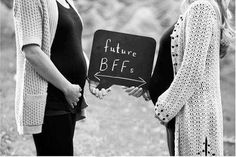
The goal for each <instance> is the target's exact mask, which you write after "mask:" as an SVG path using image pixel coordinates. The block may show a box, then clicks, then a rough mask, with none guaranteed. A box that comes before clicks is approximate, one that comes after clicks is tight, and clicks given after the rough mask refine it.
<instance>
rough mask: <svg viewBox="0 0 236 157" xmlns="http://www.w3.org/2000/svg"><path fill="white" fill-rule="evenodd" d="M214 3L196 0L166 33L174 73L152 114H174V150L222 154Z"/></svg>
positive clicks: (185, 153)
mask: <svg viewBox="0 0 236 157" xmlns="http://www.w3.org/2000/svg"><path fill="white" fill-rule="evenodd" d="M216 6H217V5H216V3H215V2H214V1H210V0H196V1H195V2H193V3H192V4H190V6H189V7H188V9H187V10H186V12H185V13H184V14H183V15H181V16H180V18H179V20H178V22H177V23H176V25H175V28H174V31H173V33H172V35H171V38H172V40H171V46H172V47H171V51H172V52H171V53H172V61H173V67H174V73H175V77H174V80H173V82H172V84H171V85H170V87H169V88H168V89H167V90H166V91H165V92H164V93H163V94H162V95H161V96H160V97H159V98H158V101H157V103H156V104H155V115H156V116H157V117H158V119H160V120H161V121H163V122H169V121H170V120H171V119H172V118H174V117H176V123H175V155H176V156H179V155H183V156H205V155H209V156H214V155H216V156H222V155H223V117H222V104H221V94H220V67H219V58H220V57H219V49H220V48H219V45H220V24H219V23H220V22H219V16H218V15H217V13H218V12H217V10H216ZM217 9H218V8H217Z"/></svg>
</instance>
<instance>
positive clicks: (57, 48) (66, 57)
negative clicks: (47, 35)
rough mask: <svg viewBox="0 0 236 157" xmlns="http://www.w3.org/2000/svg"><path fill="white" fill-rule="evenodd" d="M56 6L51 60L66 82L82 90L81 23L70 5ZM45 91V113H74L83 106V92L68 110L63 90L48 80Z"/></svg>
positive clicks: (84, 67) (83, 77) (83, 79)
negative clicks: (78, 86)
mask: <svg viewBox="0 0 236 157" xmlns="http://www.w3.org/2000/svg"><path fill="white" fill-rule="evenodd" d="M66 2H67V1H66ZM67 3H68V2H67ZM68 4H69V3H68ZM57 6H58V12H59V15H58V24H57V29H56V34H55V38H54V41H53V44H52V47H51V60H52V62H53V63H54V65H55V66H56V67H57V69H58V70H59V71H60V72H61V74H62V75H63V76H64V77H65V78H66V79H67V80H68V81H70V82H71V83H72V84H78V85H80V87H81V88H82V89H83V88H84V85H85V81H86V74H87V67H86V60H85V58H84V54H83V50H82V43H81V37H82V22H81V19H80V17H79V16H78V14H77V13H76V11H75V10H74V9H73V8H72V6H71V5H70V4H69V6H70V8H65V7H64V6H62V5H61V4H60V3H58V2H57ZM47 92H48V94H47V103H46V115H53V114H56V115H58V114H65V113H77V112H80V111H81V109H82V108H84V107H83V106H81V104H83V103H82V99H83V93H82V97H81V98H80V101H79V102H78V104H77V106H76V108H74V109H72V108H71V107H70V105H69V104H68V103H67V101H66V98H65V95H64V93H63V92H62V91H61V90H59V89H58V88H56V87H55V86H53V85H52V84H51V83H48V90H47Z"/></svg>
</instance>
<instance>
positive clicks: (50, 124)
mask: <svg viewBox="0 0 236 157" xmlns="http://www.w3.org/2000/svg"><path fill="white" fill-rule="evenodd" d="M75 122H76V120H75V115H74V114H64V115H58V116H45V118H44V124H43V127H42V132H41V133H40V134H34V135H33V139H34V143H35V146H36V151H37V156H73V136H74V130H75Z"/></svg>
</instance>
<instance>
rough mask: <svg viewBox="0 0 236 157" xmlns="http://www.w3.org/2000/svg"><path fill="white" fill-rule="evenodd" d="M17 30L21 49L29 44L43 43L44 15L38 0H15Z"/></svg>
mask: <svg viewBox="0 0 236 157" xmlns="http://www.w3.org/2000/svg"><path fill="white" fill-rule="evenodd" d="M13 10H14V21H15V32H16V36H17V40H18V42H19V46H20V49H21V50H22V48H23V47H24V46H25V45H28V44H36V45H39V46H40V47H41V44H42V15H41V9H40V5H39V1H38V0H15V2H14V8H13Z"/></svg>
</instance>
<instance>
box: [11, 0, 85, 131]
mask: <svg viewBox="0 0 236 157" xmlns="http://www.w3.org/2000/svg"><path fill="white" fill-rule="evenodd" d="M69 2H70V3H71V4H72V3H73V2H72V1H69ZM72 6H73V4H72ZM73 7H74V6H73ZM74 9H75V7H74ZM13 10H14V24H15V34H16V50H17V69H16V70H17V73H16V76H17V78H16V94H15V117H16V123H17V130H18V132H19V134H35V133H40V132H41V128H42V124H43V119H44V112H45V106H46V97H47V87H48V83H47V81H45V80H44V79H43V78H42V77H41V76H40V75H39V74H38V73H37V72H36V71H35V70H34V68H33V67H32V65H31V64H30V63H29V62H28V61H27V60H26V58H25V56H24V54H23V52H22V48H23V46H25V45H28V44H37V45H39V46H40V47H41V49H42V51H43V52H44V53H45V54H46V55H48V56H49V57H50V49H51V45H52V42H53V39H54V36H55V32H56V27H57V21H58V9H57V4H56V0H14V7H13ZM49 19H50V20H49ZM85 58H86V57H85ZM86 61H88V59H87V58H86Z"/></svg>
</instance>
